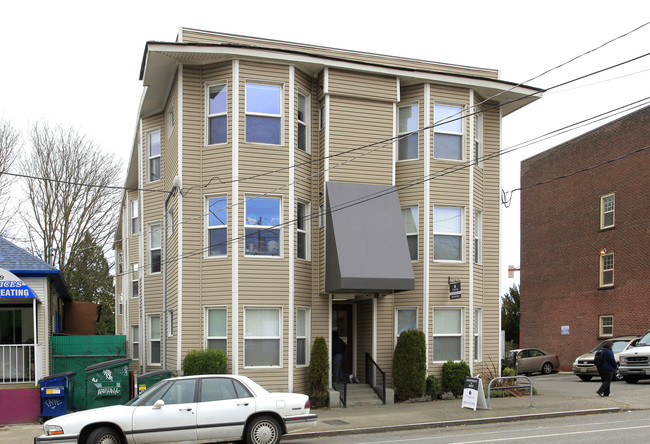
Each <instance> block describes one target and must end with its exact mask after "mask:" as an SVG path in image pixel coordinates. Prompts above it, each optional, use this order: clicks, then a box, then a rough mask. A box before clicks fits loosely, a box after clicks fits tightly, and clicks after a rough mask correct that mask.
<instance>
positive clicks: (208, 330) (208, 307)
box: [203, 305, 228, 353]
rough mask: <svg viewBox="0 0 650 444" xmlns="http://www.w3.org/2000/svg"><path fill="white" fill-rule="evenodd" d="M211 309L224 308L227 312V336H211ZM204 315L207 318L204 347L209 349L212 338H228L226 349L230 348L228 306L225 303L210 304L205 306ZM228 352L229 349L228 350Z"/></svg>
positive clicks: (204, 330)
mask: <svg viewBox="0 0 650 444" xmlns="http://www.w3.org/2000/svg"><path fill="white" fill-rule="evenodd" d="M210 310H223V311H225V312H226V335H225V336H210V334H209V332H210V316H209V315H208V313H209V311H210ZM203 317H204V319H205V321H204V326H203V337H204V340H203V348H204V349H206V350H208V348H209V343H208V341H209V340H210V339H225V340H226V350H228V307H226V306H225V305H208V306H206V307H204V313H203ZM226 353H227V351H226Z"/></svg>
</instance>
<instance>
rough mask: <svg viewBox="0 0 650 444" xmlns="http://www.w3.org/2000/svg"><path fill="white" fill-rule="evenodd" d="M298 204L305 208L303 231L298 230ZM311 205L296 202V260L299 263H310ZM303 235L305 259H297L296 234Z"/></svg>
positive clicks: (303, 201) (299, 201) (302, 201)
mask: <svg viewBox="0 0 650 444" xmlns="http://www.w3.org/2000/svg"><path fill="white" fill-rule="evenodd" d="M298 204H302V205H304V206H305V220H304V223H305V227H304V229H303V230H301V229H299V228H298V219H297V218H298ZM310 216H311V204H310V203H309V202H307V201H305V200H301V199H298V200H297V201H296V259H297V260H300V261H306V262H310V261H311V223H310V222H311V217H310ZM299 233H304V234H305V257H304V258H300V257H298V234H299Z"/></svg>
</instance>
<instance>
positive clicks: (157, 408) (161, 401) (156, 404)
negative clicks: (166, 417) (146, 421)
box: [153, 399, 165, 410]
mask: <svg viewBox="0 0 650 444" xmlns="http://www.w3.org/2000/svg"><path fill="white" fill-rule="evenodd" d="M164 405H165V401H163V400H162V399H159V400H158V401H156V402H155V403H154V405H153V409H154V410H159V409H160V408H161V407H162V406H164Z"/></svg>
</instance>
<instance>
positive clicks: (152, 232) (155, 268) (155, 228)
mask: <svg viewBox="0 0 650 444" xmlns="http://www.w3.org/2000/svg"><path fill="white" fill-rule="evenodd" d="M161 245H162V244H161V238H160V223H155V224H151V225H149V265H150V271H149V272H150V273H160V265H161V262H162V261H161V259H162V257H161V254H162V251H161Z"/></svg>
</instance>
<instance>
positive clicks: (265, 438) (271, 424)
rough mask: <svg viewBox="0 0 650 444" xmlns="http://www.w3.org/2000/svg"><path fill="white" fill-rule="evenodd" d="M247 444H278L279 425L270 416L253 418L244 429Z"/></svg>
mask: <svg viewBox="0 0 650 444" xmlns="http://www.w3.org/2000/svg"><path fill="white" fill-rule="evenodd" d="M245 441H246V443H247V444H277V443H279V442H280V425H279V424H278V422H277V421H276V420H275V419H273V418H271V417H270V416H258V417H257V418H254V419H253V420H252V421H251V423H250V424H249V425H248V427H247V428H246V437H245Z"/></svg>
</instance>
